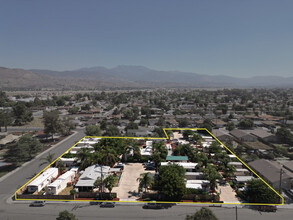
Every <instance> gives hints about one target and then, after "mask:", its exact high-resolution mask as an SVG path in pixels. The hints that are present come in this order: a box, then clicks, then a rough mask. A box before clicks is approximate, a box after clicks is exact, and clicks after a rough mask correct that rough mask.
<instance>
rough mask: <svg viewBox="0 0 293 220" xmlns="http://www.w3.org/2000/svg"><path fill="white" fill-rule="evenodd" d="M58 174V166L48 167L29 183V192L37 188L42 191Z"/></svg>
mask: <svg viewBox="0 0 293 220" xmlns="http://www.w3.org/2000/svg"><path fill="white" fill-rule="evenodd" d="M57 176H58V168H48V169H47V170H46V171H44V172H43V173H42V174H40V175H39V176H38V177H37V178H36V179H34V180H33V181H32V182H30V183H29V184H28V185H27V189H28V192H30V193H32V192H35V191H36V190H37V191H38V192H40V191H41V190H42V189H43V188H44V187H46V186H48V185H49V184H50V183H51V181H52V179H54V178H56V177H57Z"/></svg>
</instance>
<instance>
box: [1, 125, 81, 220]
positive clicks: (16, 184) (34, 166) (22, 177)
mask: <svg viewBox="0 0 293 220" xmlns="http://www.w3.org/2000/svg"><path fill="white" fill-rule="evenodd" d="M76 131H77V133H75V134H73V135H72V136H70V137H69V138H68V139H66V140H64V141H63V142H61V143H59V144H58V145H56V147H52V148H51V149H49V150H48V151H47V152H46V153H44V154H43V155H42V156H40V157H38V158H35V159H34V160H32V161H30V162H29V163H27V164H26V165H25V166H22V167H21V168H19V169H18V170H17V171H16V172H15V173H13V174H12V175H9V176H8V177H7V178H5V177H4V179H3V178H1V182H0V207H1V208H0V209H1V211H3V207H4V206H6V200H7V199H8V198H9V197H11V195H13V194H14V193H15V191H16V190H17V189H19V188H20V187H21V186H23V185H24V184H25V183H26V182H28V181H29V180H30V179H31V178H32V177H33V176H34V175H35V174H37V173H39V172H40V171H41V170H42V169H44V168H45V167H46V166H47V165H48V164H44V165H42V166H40V164H41V163H42V162H43V161H42V160H41V158H43V157H46V156H47V155H48V154H49V153H53V154H54V156H55V158H57V157H59V156H60V155H61V154H62V153H64V152H65V151H66V150H68V149H69V148H70V147H72V146H73V145H74V144H75V143H76V142H77V141H79V140H80V139H81V138H83V137H84V136H85V134H84V129H78V130H76ZM0 214H1V212H0ZM0 219H1V218H0Z"/></svg>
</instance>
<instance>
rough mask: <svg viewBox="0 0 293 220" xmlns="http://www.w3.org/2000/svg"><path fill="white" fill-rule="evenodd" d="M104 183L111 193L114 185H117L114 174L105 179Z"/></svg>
mask: <svg viewBox="0 0 293 220" xmlns="http://www.w3.org/2000/svg"><path fill="white" fill-rule="evenodd" d="M104 185H105V187H106V188H107V189H108V190H109V192H110V194H111V192H112V189H113V187H114V186H115V179H114V177H113V176H112V175H110V176H107V177H106V178H105V179H104Z"/></svg>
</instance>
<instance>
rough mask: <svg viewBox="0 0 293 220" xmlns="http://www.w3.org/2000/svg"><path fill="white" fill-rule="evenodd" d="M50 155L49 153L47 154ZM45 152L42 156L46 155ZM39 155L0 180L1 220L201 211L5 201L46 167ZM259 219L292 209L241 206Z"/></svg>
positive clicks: (230, 211)
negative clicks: (69, 214) (66, 213)
mask: <svg viewBox="0 0 293 220" xmlns="http://www.w3.org/2000/svg"><path fill="white" fill-rule="evenodd" d="M83 136H84V132H83V130H78V133H77V134H75V135H73V137H71V138H70V139H69V140H66V141H64V142H63V143H61V144H60V145H59V146H57V147H56V148H54V149H51V150H50V152H51V153H55V156H56V157H57V156H58V155H61V154H62V153H63V152H65V151H66V150H67V149H68V148H69V147H71V146H72V145H74V143H75V142H76V141H77V140H79V139H81V138H82V137H83ZM46 154H47V153H46ZM46 154H44V155H43V156H42V157H44V156H46ZM39 164H40V160H39V158H38V159H36V160H34V161H32V162H31V163H29V164H28V165H27V166H25V167H23V168H21V169H19V170H18V171H17V172H15V173H14V174H12V175H11V176H9V177H8V178H6V179H4V180H3V181H2V182H0V219H1V220H2V219H3V220H6V219H10V220H14V219H22V220H31V219H44V220H47V219H48V220H49V219H50V220H51V219H56V217H57V216H58V213H59V212H60V211H63V210H68V211H70V212H72V213H74V214H75V215H76V216H77V217H78V219H79V220H88V219H89V220H91V219H107V220H109V219H114V220H115V219H146V220H148V219H162V220H164V219H166V220H173V219H174V220H175V219H184V218H185V216H186V215H187V214H192V213H194V212H196V211H197V210H199V207H194V206H188V205H183V206H182V205H180V206H179V205H177V206H174V207H172V208H169V209H164V210H144V209H142V206H141V205H140V204H130V205H127V204H123V205H120V204H117V206H116V207H115V208H114V209H106V208H104V209H103V208H99V207H98V206H90V205H88V203H83V204H72V203H48V204H47V205H46V206H44V207H29V203H17V204H8V203H6V200H7V198H8V197H10V196H11V195H12V194H13V193H14V192H15V191H16V190H17V189H18V188H19V187H20V186H22V185H23V184H24V183H26V182H27V181H28V180H29V179H30V178H31V176H32V175H33V174H34V173H36V172H38V171H41V170H42V169H43V167H45V165H44V166H43V167H40V166H39ZM212 210H213V211H214V213H215V214H216V216H217V217H218V218H219V219H220V220H221V219H225V220H232V219H233V220H234V219H236V217H235V209H234V208H212ZM245 219H259V220H273V219H282V220H289V219H292V209H279V210H278V211H277V212H276V213H260V212H258V211H254V210H250V209H244V208H243V209H241V208H239V209H238V220H245Z"/></svg>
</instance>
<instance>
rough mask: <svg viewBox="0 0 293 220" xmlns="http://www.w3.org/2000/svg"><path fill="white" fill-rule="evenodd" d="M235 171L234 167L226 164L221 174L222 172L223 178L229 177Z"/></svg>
mask: <svg viewBox="0 0 293 220" xmlns="http://www.w3.org/2000/svg"><path fill="white" fill-rule="evenodd" d="M235 171H236V169H235V167H234V166H232V165H231V164H227V165H226V166H225V167H224V168H223V172H224V177H228V178H229V177H231V176H232V175H233V174H234V172H235Z"/></svg>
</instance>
